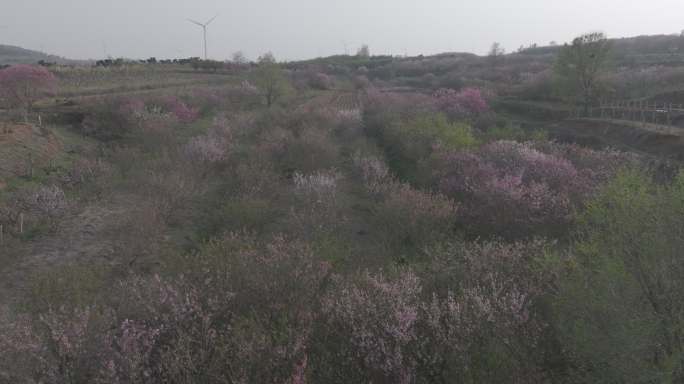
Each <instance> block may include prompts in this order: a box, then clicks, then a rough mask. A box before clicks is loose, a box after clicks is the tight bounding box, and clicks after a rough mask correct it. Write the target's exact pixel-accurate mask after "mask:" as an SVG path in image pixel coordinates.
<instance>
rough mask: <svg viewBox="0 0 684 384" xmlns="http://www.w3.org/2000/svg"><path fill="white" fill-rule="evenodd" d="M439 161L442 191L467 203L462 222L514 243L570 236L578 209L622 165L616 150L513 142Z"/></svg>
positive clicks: (445, 156)
mask: <svg viewBox="0 0 684 384" xmlns="http://www.w3.org/2000/svg"><path fill="white" fill-rule="evenodd" d="M565 156H568V158H566V157H565ZM439 157H440V159H439V160H438V162H441V164H440V165H439V166H438V167H437V169H438V171H437V172H436V174H435V176H436V178H437V179H438V180H439V185H440V188H441V191H442V192H443V193H444V194H446V195H447V196H449V197H452V198H455V199H456V200H457V201H460V202H461V203H462V204H461V208H462V209H461V211H460V215H458V217H457V221H458V222H459V223H460V224H462V226H463V228H465V229H466V230H467V231H468V232H470V233H471V234H473V235H476V236H492V235H493V236H503V237H506V238H509V239H514V238H521V237H528V236H530V234H532V233H534V234H538V235H539V234H545V235H550V236H560V235H562V234H564V233H565V232H566V231H567V229H568V226H569V224H571V223H572V222H573V216H574V212H575V210H576V209H577V208H579V207H581V206H582V204H583V203H584V202H585V201H586V200H587V198H588V197H589V196H591V193H592V192H593V191H595V190H596V189H597V188H598V187H599V186H600V185H601V184H602V182H604V181H605V180H606V179H608V178H609V175H611V174H614V173H615V172H616V170H617V169H618V168H619V166H620V162H619V161H616V160H617V159H619V158H620V156H618V155H616V154H614V153H610V152H605V153H603V152H597V151H582V152H578V151H576V150H573V149H567V150H563V149H562V147H561V146H559V145H548V144H546V145H541V146H540V148H536V147H535V144H533V143H517V142H513V141H497V142H493V143H490V144H488V145H486V146H484V147H482V148H480V149H479V150H478V151H477V152H474V153H463V152H460V153H457V152H451V153H442V154H441V155H440V156H439ZM569 159H572V160H573V161H570V160H569ZM597 159H605V161H603V162H600V161H597ZM584 163H591V164H596V163H603V164H601V166H598V165H597V166H595V167H587V165H586V164H584ZM575 164H577V165H575Z"/></svg>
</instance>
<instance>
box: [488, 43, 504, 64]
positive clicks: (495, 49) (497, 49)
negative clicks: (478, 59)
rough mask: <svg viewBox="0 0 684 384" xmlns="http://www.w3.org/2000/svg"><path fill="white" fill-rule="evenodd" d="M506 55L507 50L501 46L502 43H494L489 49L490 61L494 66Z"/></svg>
mask: <svg viewBox="0 0 684 384" xmlns="http://www.w3.org/2000/svg"><path fill="white" fill-rule="evenodd" d="M505 54H506V50H505V49H504V48H503V47H502V46H501V44H500V43H498V42H494V43H493V44H492V47H491V48H490V49H489V60H490V61H491V62H492V64H496V63H498V62H499V61H500V58H501V57H502V56H503V55H505Z"/></svg>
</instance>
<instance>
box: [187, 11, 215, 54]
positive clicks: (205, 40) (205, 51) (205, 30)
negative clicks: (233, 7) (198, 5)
mask: <svg viewBox="0 0 684 384" xmlns="http://www.w3.org/2000/svg"><path fill="white" fill-rule="evenodd" d="M217 17H218V14H217V15H216V16H214V17H212V18H211V19H209V21H207V22H206V23H204V24H202V23H200V22H199V21H195V20H192V19H188V21H189V22H191V23H193V24H197V25H199V26H200V27H202V31H203V32H204V60H207V27H208V26H209V24H211V22H212V21H214V19H216V18H217Z"/></svg>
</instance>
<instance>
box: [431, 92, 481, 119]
mask: <svg viewBox="0 0 684 384" xmlns="http://www.w3.org/2000/svg"><path fill="white" fill-rule="evenodd" d="M434 98H435V99H436V101H437V105H438V107H439V108H440V109H441V110H442V111H443V112H444V113H446V114H448V115H449V116H451V117H477V116H479V115H481V114H483V113H485V112H487V111H488V110H489V105H488V104H487V100H486V99H485V97H484V95H483V94H482V91H481V90H480V89H478V88H465V89H462V90H460V91H456V90H453V89H445V88H443V89H440V90H438V91H437V92H435V94H434Z"/></svg>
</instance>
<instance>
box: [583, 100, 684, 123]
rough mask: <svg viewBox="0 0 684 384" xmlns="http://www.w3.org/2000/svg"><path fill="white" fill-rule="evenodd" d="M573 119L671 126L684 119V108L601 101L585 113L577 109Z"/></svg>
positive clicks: (637, 102)
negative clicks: (623, 121)
mask: <svg viewBox="0 0 684 384" xmlns="http://www.w3.org/2000/svg"><path fill="white" fill-rule="evenodd" d="M574 115H575V117H589V118H600V119H611V120H629V121H637V122H641V123H644V124H646V123H650V124H658V125H672V124H673V123H674V122H676V121H678V120H679V119H680V118H681V117H684V106H683V105H682V104H672V103H654V102H648V101H639V100H637V101H603V102H601V103H599V105H598V106H595V105H594V106H592V107H589V109H588V110H587V111H586V113H585V111H584V110H583V109H577V110H576V111H575V113H574Z"/></svg>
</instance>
